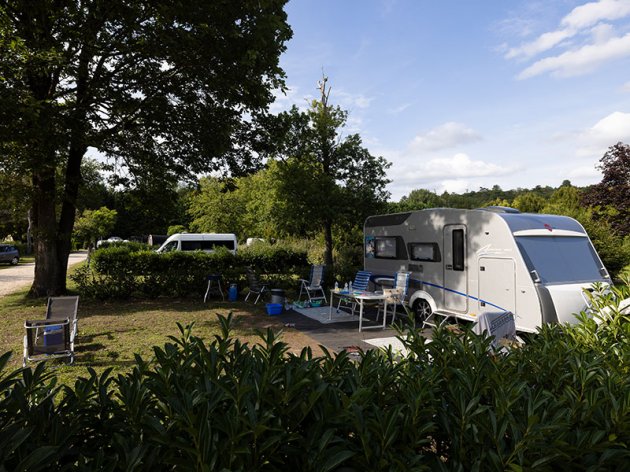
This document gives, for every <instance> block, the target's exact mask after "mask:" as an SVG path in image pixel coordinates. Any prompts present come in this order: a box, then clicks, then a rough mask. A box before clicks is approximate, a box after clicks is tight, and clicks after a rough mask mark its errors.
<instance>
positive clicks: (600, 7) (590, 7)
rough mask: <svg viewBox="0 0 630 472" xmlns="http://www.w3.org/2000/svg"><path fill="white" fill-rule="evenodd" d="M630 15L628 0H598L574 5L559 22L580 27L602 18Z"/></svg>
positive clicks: (614, 18) (591, 24) (594, 22)
mask: <svg viewBox="0 0 630 472" xmlns="http://www.w3.org/2000/svg"><path fill="white" fill-rule="evenodd" d="M628 15H630V2H628V0H600V1H599V2H591V3H586V4H584V5H580V6H579V7H575V8H574V9H573V10H572V11H571V13H569V14H568V15H567V16H565V17H564V18H563V19H562V21H561V24H562V25H565V26H567V27H569V28H575V29H581V28H588V27H589V26H593V25H594V24H597V23H598V22H600V21H602V20H618V19H620V18H624V17H626V16H628Z"/></svg>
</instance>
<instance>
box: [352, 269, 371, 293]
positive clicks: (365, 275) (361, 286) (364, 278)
mask: <svg viewBox="0 0 630 472" xmlns="http://www.w3.org/2000/svg"><path fill="white" fill-rule="evenodd" d="M370 277H372V272H368V271H367V270H360V271H359V272H357V275H355V276H354V282H352V288H353V290H362V291H367V289H368V285H369V283H370Z"/></svg>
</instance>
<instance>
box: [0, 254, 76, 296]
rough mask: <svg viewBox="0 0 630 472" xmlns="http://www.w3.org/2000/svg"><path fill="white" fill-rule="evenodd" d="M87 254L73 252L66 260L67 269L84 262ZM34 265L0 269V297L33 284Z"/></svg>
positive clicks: (25, 264)
mask: <svg viewBox="0 0 630 472" xmlns="http://www.w3.org/2000/svg"><path fill="white" fill-rule="evenodd" d="M86 257H87V252H73V253H71V254H70V257H69V258H68V267H70V266H71V265H74V264H77V263H78V262H81V261H83V260H85V258H86ZM34 272H35V263H34V262H28V263H24V264H22V263H20V264H18V265H16V266H10V267H2V268H0V297H2V296H4V295H8V294H10V293H13V292H17V291H18V290H20V289H23V288H25V287H28V286H29V285H31V284H32V283H33V276H34Z"/></svg>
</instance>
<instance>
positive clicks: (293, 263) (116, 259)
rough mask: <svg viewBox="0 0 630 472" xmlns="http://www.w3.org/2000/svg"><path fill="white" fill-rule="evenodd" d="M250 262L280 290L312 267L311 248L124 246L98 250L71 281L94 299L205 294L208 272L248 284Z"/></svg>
mask: <svg viewBox="0 0 630 472" xmlns="http://www.w3.org/2000/svg"><path fill="white" fill-rule="evenodd" d="M255 246H256V245H255ZM248 266H251V267H253V268H254V269H255V270H256V271H257V272H258V273H259V274H261V276H263V275H264V277H266V278H267V279H268V280H269V281H271V282H273V284H274V286H275V287H278V288H293V287H294V286H295V285H296V281H295V279H296V278H297V277H303V276H305V275H306V274H307V273H308V267H309V266H308V261H307V256H306V253H305V252H295V251H290V250H287V249H285V248H282V247H277V248H276V247H273V246H265V247H264V248H257V249H252V250H243V251H239V252H238V253H237V254H236V255H233V254H232V253H230V252H229V251H227V250H219V251H217V252H215V253H211V254H210V253H205V252H202V251H191V252H188V251H175V252H170V253H165V254H159V253H157V252H154V251H143V250H140V251H138V250H133V248H130V247H127V246H124V245H121V246H115V247H108V248H103V249H99V250H97V251H95V252H94V254H93V255H92V257H91V261H90V264H89V265H87V266H84V267H82V268H79V269H78V270H76V271H75V272H74V274H72V275H71V279H72V280H73V281H74V282H76V284H77V286H78V290H79V292H80V293H81V294H82V295H84V296H88V297H91V298H99V299H108V298H127V297H130V296H132V295H137V296H145V297H156V296H160V295H166V296H176V297H184V296H187V295H191V294H195V295H198V294H200V293H203V292H204V291H205V289H206V280H207V276H208V275H209V274H214V273H219V274H222V276H223V278H224V282H234V283H238V284H239V285H240V287H241V288H244V287H246V285H247V284H246V281H245V269H246V267H248Z"/></svg>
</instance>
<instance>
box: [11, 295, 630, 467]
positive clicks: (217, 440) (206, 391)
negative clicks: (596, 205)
mask: <svg viewBox="0 0 630 472" xmlns="http://www.w3.org/2000/svg"><path fill="white" fill-rule="evenodd" d="M624 290H625V289H624ZM620 293H621V292H620ZM627 294H628V292H627V291H626V292H623V294H621V295H620V296H625V295H627ZM594 299H595V300H600V301H601V311H600V312H603V310H605V309H606V307H607V306H610V301H611V300H610V299H604V298H601V297H600V295H599V294H596V295H595V296H594ZM596 303H599V302H596ZM618 315H619V313H618V312H617V311H614V310H613V311H611V312H609V313H608V314H607V315H606V316H608V317H609V318H607V319H608V321H607V322H605V323H603V324H600V325H598V326H597V327H595V328H594V327H593V325H590V326H588V327H585V326H583V325H578V326H577V327H571V326H569V325H565V326H561V325H549V326H545V327H543V328H542V329H541V330H540V331H539V333H538V335H536V336H534V337H532V338H531V340H530V342H529V343H528V344H526V345H524V346H522V347H521V348H517V349H512V350H511V351H510V352H509V353H508V354H499V353H495V352H494V351H492V349H491V348H490V339H487V338H483V337H480V336H477V335H475V334H474V333H472V332H471V331H470V330H465V331H464V332H463V334H454V333H453V332H451V331H450V330H448V329H441V328H440V329H437V330H436V331H435V332H434V335H433V339H432V341H431V342H430V343H429V342H427V340H426V339H425V338H424V337H422V336H421V335H419V333H418V331H416V330H414V329H413V328H410V329H409V330H407V331H406V332H405V333H404V334H405V335H406V336H405V338H404V340H403V342H404V344H405V346H406V349H407V350H408V354H407V355H400V354H397V353H394V352H392V351H391V350H390V351H389V352H382V351H379V350H372V351H369V352H366V353H361V356H360V358H359V360H357V361H354V360H352V359H350V357H349V355H348V353H347V352H345V351H342V352H341V353H339V354H331V353H328V352H325V354H324V355H323V356H321V357H314V356H313V355H312V353H311V351H310V349H309V348H304V349H303V350H302V351H301V352H300V353H299V354H293V353H290V352H289V351H288V349H287V346H286V345H285V344H283V343H282V342H279V340H278V339H277V338H276V336H275V335H274V333H273V332H272V331H271V330H267V332H266V333H264V334H263V333H261V340H260V342H259V343H258V344H256V345H253V346H250V345H248V344H243V343H241V342H240V341H237V340H234V339H232V338H231V336H230V324H231V316H229V317H228V318H220V321H221V324H222V330H221V333H220V334H219V335H217V336H216V337H215V338H214V339H213V340H212V341H211V342H210V343H208V344H207V343H206V342H204V341H203V340H202V339H200V338H198V337H195V336H194V335H193V334H192V329H193V326H188V327H186V328H184V327H182V326H179V328H180V335H179V337H172V338H171V340H170V342H168V343H167V344H166V345H164V346H163V347H155V348H154V358H153V360H152V362H151V363H149V362H147V361H146V360H144V359H142V358H140V357H139V356H138V357H137V358H136V363H135V366H134V368H133V370H132V371H130V372H128V373H125V374H121V375H118V376H117V377H113V376H111V375H110V373H109V371H106V372H105V373H103V374H101V375H97V374H96V373H95V372H94V371H90V374H89V376H88V377H87V378H81V379H79V380H78V381H77V382H76V383H75V384H74V385H73V386H71V387H64V388H62V387H59V386H58V385H57V383H56V379H55V374H54V373H51V372H48V371H46V370H45V368H44V364H40V365H39V366H37V367H36V368H35V369H34V370H31V369H25V370H24V369H19V370H17V371H13V372H8V371H7V369H6V363H7V359H8V355H4V356H2V357H0V416H1V417H2V418H3V422H2V423H0V457H2V461H3V462H2V467H3V468H4V469H6V470H23V469H29V470H39V469H43V468H46V470H60V469H63V468H64V467H66V466H67V465H68V464H72V466H73V467H74V468H79V469H87V470H94V469H103V470H129V469H134V468H135V469H142V470H147V469H151V470H154V469H160V470H174V469H186V470H189V469H190V470H192V469H195V470H198V469H201V470H263V469H264V470H290V469H294V470H313V471H326V470H514V471H517V470H624V468H625V467H626V466H627V463H628V461H629V460H630V452H629V450H628V448H627V444H628V443H629V441H630V377H629V376H628V365H630V364H629V363H628V355H629V354H630V342H628V341H629V340H628V338H627V336H628V334H629V333H628V330H627V326H628V320H627V319H624V320H622V319H619V317H618Z"/></svg>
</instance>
